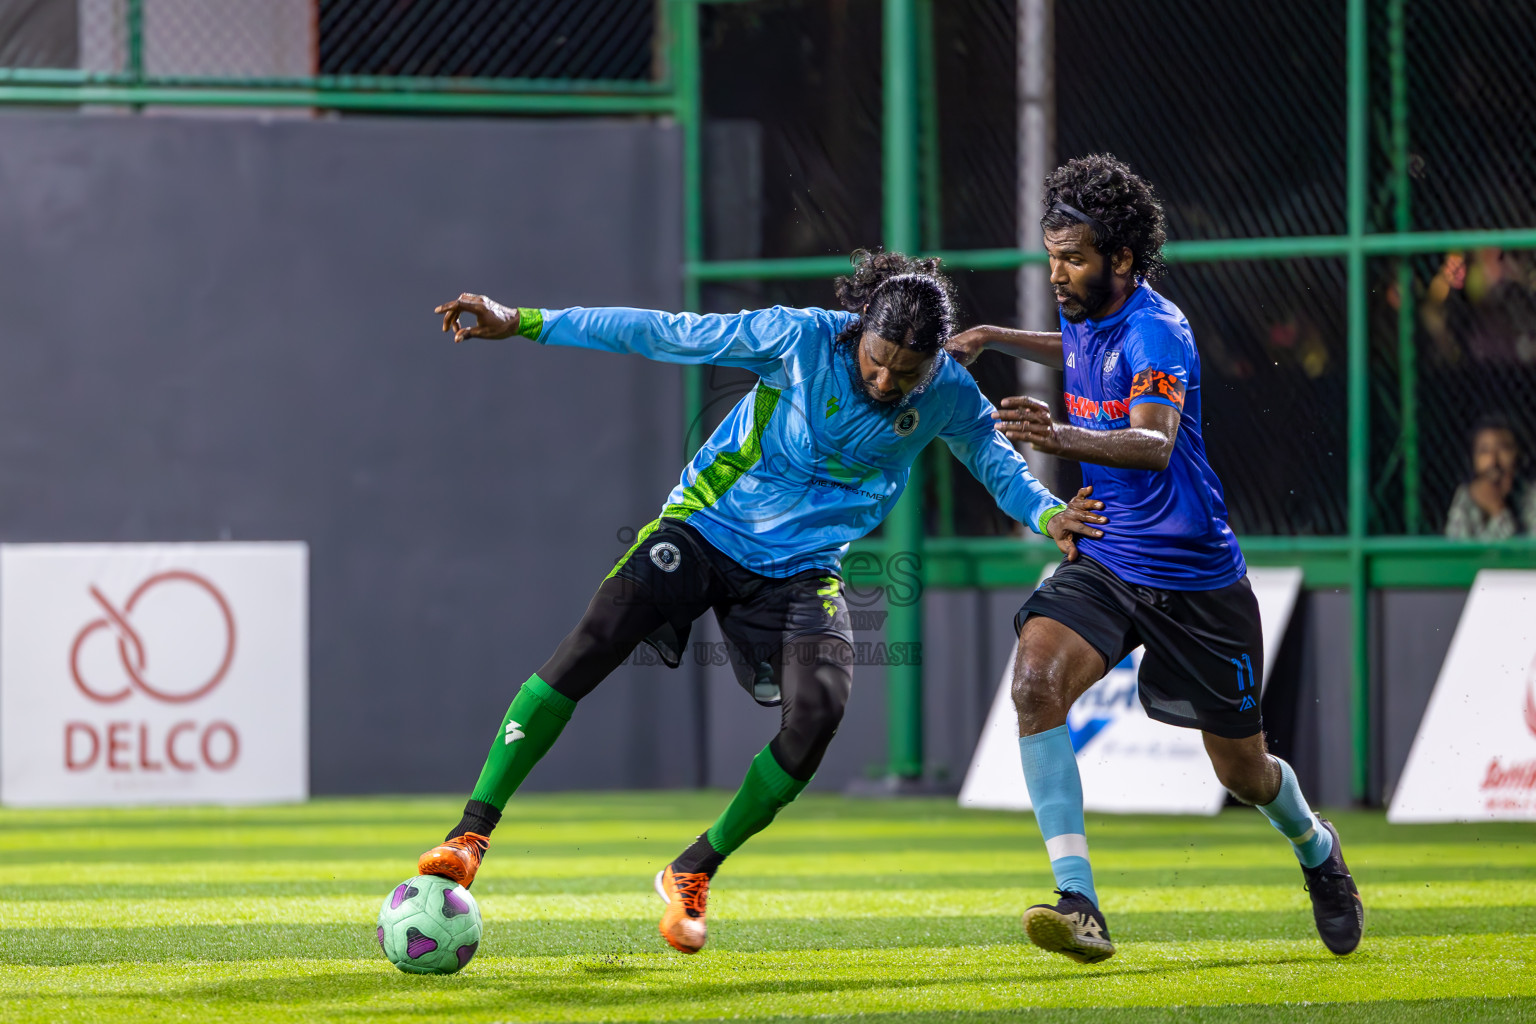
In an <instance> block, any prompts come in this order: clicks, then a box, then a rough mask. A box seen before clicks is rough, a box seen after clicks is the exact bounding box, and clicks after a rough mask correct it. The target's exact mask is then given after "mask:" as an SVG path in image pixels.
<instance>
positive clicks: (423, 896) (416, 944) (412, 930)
mask: <svg viewBox="0 0 1536 1024" xmlns="http://www.w3.org/2000/svg"><path fill="white" fill-rule="evenodd" d="M482 927H483V926H482V925H481V923H480V907H479V906H478V905H477V904H476V903H475V898H474V897H473V896H471V895H470V894H469V890H468V889H466V888H464V887H463V886H462V885H459V884H457V883H456V882H450V881H449V880H448V879H446V878H440V877H438V876H437V875H417V876H416V877H415V878H407V879H406V880H405V881H403V882H401V883H400V884H399V885H397V886H395V888H394V890H393V891H392V892H391V893H390V894H389V895H388V896H386V897H384V905H383V906H382V907H380V908H379V945H380V946H381V947H383V949H384V955H385V956H387V957H388V958H389V962H390V963H392V964H394V965H395V966H396V967H398V968H400V969H401V970H402V971H406V972H408V973H410V974H452V973H454V972H455V971H458V970H461V969H462V968H463V967H464V965H465V964H467V963H469V961H470V959H471V958H473V957H474V955H475V950H477V949H479V948H480V932H481V930H482Z"/></svg>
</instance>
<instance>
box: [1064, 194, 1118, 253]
mask: <svg viewBox="0 0 1536 1024" xmlns="http://www.w3.org/2000/svg"><path fill="white" fill-rule="evenodd" d="M1051 212H1052V213H1064V214H1066V215H1067V216H1068V217H1071V218H1072V219H1073V220H1075V221H1077V222H1078V223H1079V224H1086V225H1088V227H1089V228H1090V229H1091V230H1092V231H1093V240H1094V241H1095V242H1098V243H1099V244H1103V243H1104V242H1106V241H1108V240H1109V229H1108V228H1106V227H1105V226H1104V225H1103V223H1102V222H1100V221H1098V220H1095V219H1094V218H1092V217H1090V216H1088V215H1087V214H1086V213H1084V212H1083V211H1082V210H1079V209H1078V208H1077V207H1075V206H1068V205H1067V204H1066V203H1063V202H1061V201H1060V200H1057V201H1056V202H1055V203H1052V204H1051Z"/></svg>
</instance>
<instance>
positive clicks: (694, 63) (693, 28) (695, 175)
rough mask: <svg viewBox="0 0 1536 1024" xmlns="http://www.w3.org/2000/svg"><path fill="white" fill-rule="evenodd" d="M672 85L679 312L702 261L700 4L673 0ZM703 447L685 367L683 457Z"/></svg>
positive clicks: (691, 377) (691, 302)
mask: <svg viewBox="0 0 1536 1024" xmlns="http://www.w3.org/2000/svg"><path fill="white" fill-rule="evenodd" d="M668 13H669V16H670V20H671V27H672V33H673V34H672V81H673V85H674V88H676V89H677V122H678V127H679V129H680V130H681V131H682V134H683V308H684V309H688V310H692V311H694V312H698V310H699V306H700V304H701V303H700V294H699V293H700V281H699V275H698V274H697V273H696V272H695V271H694V268H695V267H697V266H699V265H700V264H701V263H702V262H703V260H704V146H703V134H704V107H703V96H702V92H701V88H700V85H701V82H700V80H701V78H702V77H703V76H702V74H701V72H700V67H699V63H700V55H699V3H698V0H672V3H671V8H670V11H669V12H668ZM703 443H704V368H703V367H702V366H685V367H683V458H685V459H687V458H692V457H693V453H694V452H696V451H698V449H699V447H700V446H701V445H702V444H703Z"/></svg>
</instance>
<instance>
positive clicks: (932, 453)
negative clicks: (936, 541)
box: [927, 444, 955, 537]
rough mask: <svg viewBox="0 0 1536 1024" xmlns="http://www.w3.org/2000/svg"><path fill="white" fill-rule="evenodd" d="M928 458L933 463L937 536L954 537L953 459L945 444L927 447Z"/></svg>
mask: <svg viewBox="0 0 1536 1024" xmlns="http://www.w3.org/2000/svg"><path fill="white" fill-rule="evenodd" d="M927 454H928V456H929V457H930V458H931V460H932V461H933V495H934V497H935V498H936V499H937V503H938V508H937V509H936V510H935V511H937V513H938V516H937V518H938V521H939V530H938V533H939V536H940V537H953V536H954V535H955V457H954V455H952V454H951V453H950V450H949V446H948V445H945V444H931V445H929V446H928V451H927Z"/></svg>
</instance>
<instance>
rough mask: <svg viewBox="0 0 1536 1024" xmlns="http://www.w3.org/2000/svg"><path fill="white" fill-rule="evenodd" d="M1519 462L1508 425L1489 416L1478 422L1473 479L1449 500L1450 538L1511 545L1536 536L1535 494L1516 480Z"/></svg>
mask: <svg viewBox="0 0 1536 1024" xmlns="http://www.w3.org/2000/svg"><path fill="white" fill-rule="evenodd" d="M1520 456H1521V452H1520V445H1519V442H1518V441H1516V440H1515V431H1514V428H1513V427H1511V426H1510V424H1509V421H1508V420H1506V419H1505V418H1504V417H1502V416H1485V417H1484V418H1482V419H1481V420H1479V421H1478V422H1477V425H1476V426H1475V427H1473V428H1472V479H1471V480H1469V481H1468V482H1467V483H1464V484H1462V485H1461V486H1460V487H1458V488H1456V494H1455V496H1454V497H1452V498H1451V508H1450V511H1449V512H1448V513H1446V518H1445V535H1446V536H1447V537H1454V538H1457V539H1460V540H1507V539H1508V538H1510V537H1513V536H1515V534H1517V533H1522V532H1523V533H1526V534H1536V488H1533V487H1531V486H1530V485H1529V484H1528V483H1526V482H1525V481H1523V480H1520V479H1518V478H1517V477H1516V475H1515V474H1516V472H1517V470H1518V469H1519V468H1520V461H1521V458H1520Z"/></svg>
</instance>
